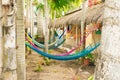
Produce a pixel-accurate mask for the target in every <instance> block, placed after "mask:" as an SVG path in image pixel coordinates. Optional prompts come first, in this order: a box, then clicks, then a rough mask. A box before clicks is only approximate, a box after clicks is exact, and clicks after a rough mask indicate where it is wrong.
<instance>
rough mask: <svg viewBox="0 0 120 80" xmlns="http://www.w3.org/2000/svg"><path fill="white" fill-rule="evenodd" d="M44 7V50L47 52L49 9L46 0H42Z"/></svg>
mask: <svg viewBox="0 0 120 80" xmlns="http://www.w3.org/2000/svg"><path fill="white" fill-rule="evenodd" d="M44 4H45V6H44V9H45V12H44V13H45V52H48V39H49V34H48V24H49V9H48V0H44Z"/></svg>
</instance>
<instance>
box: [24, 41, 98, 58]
mask: <svg viewBox="0 0 120 80" xmlns="http://www.w3.org/2000/svg"><path fill="white" fill-rule="evenodd" d="M25 44H26V46H28V47H30V48H31V49H33V50H34V51H36V52H37V53H38V54H41V55H42V56H45V57H48V58H51V59H55V60H74V59H77V58H80V57H83V56H85V55H87V54H90V53H91V52H92V51H93V50H95V49H96V48H97V47H98V46H99V45H100V43H99V42H98V43H96V44H95V45H94V46H92V47H91V46H88V47H86V48H85V49H84V50H82V51H80V52H78V53H77V54H75V55H68V56H57V55H52V54H49V53H46V52H43V51H41V50H39V49H38V48H36V47H37V46H36V47H35V46H33V45H30V44H29V43H28V42H26V43H25Z"/></svg>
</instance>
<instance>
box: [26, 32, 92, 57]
mask: <svg viewBox="0 0 120 80" xmlns="http://www.w3.org/2000/svg"><path fill="white" fill-rule="evenodd" d="M90 33H91V32H89V33H87V35H86V37H84V39H83V40H80V42H79V44H78V46H77V47H75V48H73V49H71V50H70V51H68V52H66V53H60V54H57V55H58V56H67V55H70V54H71V53H72V52H74V51H75V50H76V49H77V48H78V47H79V46H81V44H82V43H83V42H84V41H85V39H86V38H87V36H88V35H89V34H90ZM28 38H29V37H28ZM58 40H59V39H58ZM32 41H33V43H34V44H35V45H37V46H38V47H41V46H42V45H41V44H40V43H38V42H37V41H36V40H34V39H32ZM32 41H31V42H32ZM58 42H59V41H58ZM58 46H59V45H58Z"/></svg>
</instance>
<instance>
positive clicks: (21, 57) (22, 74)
mask: <svg viewBox="0 0 120 80" xmlns="http://www.w3.org/2000/svg"><path fill="white" fill-rule="evenodd" d="M23 8H24V7H23V0H17V14H16V15H17V17H16V21H17V25H16V26H17V27H16V29H17V31H16V32H17V51H16V52H17V77H18V78H17V80H26V66H25V65H26V64H25V27H24V22H23V17H24V15H23V14H24V13H23V10H24V9H23Z"/></svg>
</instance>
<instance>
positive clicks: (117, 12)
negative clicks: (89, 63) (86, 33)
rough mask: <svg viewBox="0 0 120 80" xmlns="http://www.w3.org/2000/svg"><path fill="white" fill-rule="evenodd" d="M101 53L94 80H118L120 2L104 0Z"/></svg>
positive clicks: (119, 66) (119, 63) (119, 61)
mask: <svg viewBox="0 0 120 80" xmlns="http://www.w3.org/2000/svg"><path fill="white" fill-rule="evenodd" d="M103 19H104V20H103V21H104V23H103V28H102V40H101V53H99V54H100V55H99V56H98V61H97V66H96V70H95V78H94V80H119V79H120V76H119V73H120V2H119V0H105V9H104V18H103Z"/></svg>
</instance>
